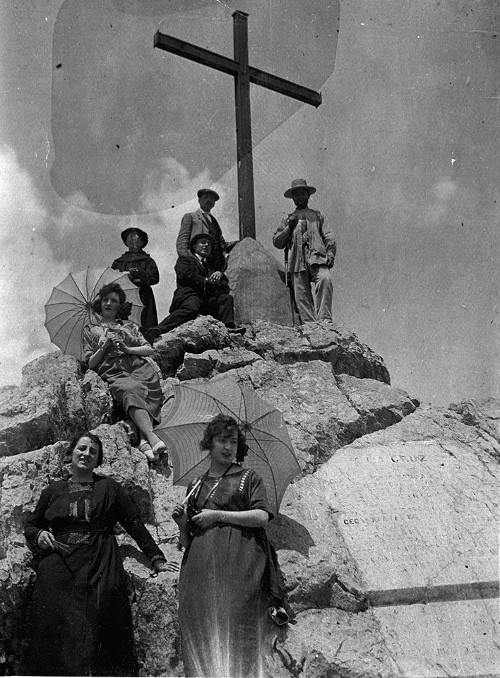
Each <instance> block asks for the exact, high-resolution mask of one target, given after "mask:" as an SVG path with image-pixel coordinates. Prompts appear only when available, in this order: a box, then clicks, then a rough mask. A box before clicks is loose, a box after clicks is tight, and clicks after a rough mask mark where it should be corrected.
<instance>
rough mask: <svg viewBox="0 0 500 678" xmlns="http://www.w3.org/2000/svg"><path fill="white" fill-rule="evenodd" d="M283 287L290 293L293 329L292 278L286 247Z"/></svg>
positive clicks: (293, 325) (293, 296)
mask: <svg viewBox="0 0 500 678" xmlns="http://www.w3.org/2000/svg"><path fill="white" fill-rule="evenodd" d="M285 285H286V286H287V287H288V291H289V293H290V308H291V309H292V327H295V294H294V291H293V283H292V278H291V276H290V271H289V269H288V247H285Z"/></svg>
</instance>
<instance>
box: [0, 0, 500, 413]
mask: <svg viewBox="0 0 500 678" xmlns="http://www.w3.org/2000/svg"><path fill="white" fill-rule="evenodd" d="M235 9H240V10H242V11H245V12H247V13H248V14H249V17H248V22H249V52H250V63H251V65H253V66H256V67H258V68H262V69H264V70H266V71H269V72H272V73H275V74H276V75H279V76H281V77H285V78H288V79H290V80H293V81H294V82H297V83H299V84H302V85H305V86H307V87H310V88H312V89H317V90H321V92H322V96H323V103H322V105H321V106H320V107H319V108H317V109H316V108H313V107H310V106H307V105H305V104H300V103H299V102H295V101H293V100H291V99H288V98H287V97H284V96H282V95H279V94H276V93H274V92H270V91H269V90H264V89H263V88H260V87H256V86H252V94H251V98H252V130H253V141H254V172H255V196H256V220H257V223H256V230H257V239H258V240H259V241H260V242H261V243H262V244H263V245H264V246H265V247H266V248H268V249H269V251H271V252H272V253H273V254H274V255H275V256H276V257H277V259H278V260H281V257H282V252H279V251H278V250H275V249H274V248H273V246H272V235H273V232H274V231H275V229H276V228H277V226H278V225H279V222H280V220H281V217H282V216H283V214H285V213H287V212H289V211H291V209H292V204H291V201H289V200H287V199H285V198H284V197H283V193H284V191H285V190H286V188H288V187H289V185H290V182H291V180H292V179H293V178H299V177H304V178H306V179H307V181H308V183H309V184H311V185H313V186H315V187H316V188H317V192H316V194H315V195H313V196H312V198H311V201H310V206H311V207H314V208H316V209H320V210H321V211H322V212H323V213H324V215H325V219H327V220H328V221H329V222H330V223H331V224H332V227H333V230H334V232H335V235H336V239H337V245H338V256H337V261H336V264H335V268H334V270H333V273H332V280H333V285H334V318H335V320H336V321H338V322H339V323H340V324H341V325H342V326H344V327H346V328H348V329H349V330H350V331H353V332H355V333H356V334H357V335H358V336H359V338H360V339H361V340H362V341H363V342H365V343H367V344H368V345H369V346H370V347H371V348H372V349H373V350H375V351H376V352H377V353H379V354H380V355H382V356H383V358H384V360H385V361H386V364H387V366H388V369H389V372H390V374H391V378H392V383H393V385H395V386H398V387H401V388H403V389H405V390H406V391H408V392H409V393H410V395H412V396H413V397H417V398H420V399H421V400H422V401H423V402H429V403H433V404H437V405H448V404H449V403H450V402H458V401H460V400H462V399H465V398H477V399H479V398H485V397H490V396H496V397H498V396H499V384H500V379H499V370H498V365H499V343H498V336H499V329H500V328H499V324H500V323H499V313H498V309H499V282H500V274H499V265H498V264H499V249H500V248H499V240H500V238H499V222H500V207H499V189H498V186H499V181H498V176H499V169H500V161H499V158H500V153H499V151H500V148H499V125H498V122H499V113H500V86H499V81H500V76H499V74H500V68H499V64H500V48H499V40H500V38H499V37H498V29H499V23H500V5H499V2H498V1H496V0H489V1H483V0H436V1H433V0H412V1H411V2H410V1H407V0H370V1H368V0H340V3H338V2H330V3H328V2H326V1H325V0H252V1H250V0H247V1H245V0H241V2H238V3H237V4H236V0H228V2H222V0H191V1H188V0H184V1H181V0H64V2H63V1H61V0H44V2H39V1H38V2H35V1H34V0H23V2H14V1H13V2H10V3H2V7H1V8H0V26H1V27H2V28H1V29H0V30H1V32H2V40H1V44H0V49H1V51H2V54H1V61H0V66H1V67H0V82H1V93H2V99H1V103H0V198H1V199H0V216H1V220H0V238H1V247H0V295H1V299H0V314H1V317H0V339H1V340H0V385H5V384H13V383H18V382H19V380H20V375H21V368H22V366H23V365H24V364H25V363H26V362H28V361H30V360H32V359H34V358H36V357H38V356H39V355H42V354H44V353H47V352H48V351H50V350H54V349H55V347H54V346H53V345H52V344H51V343H50V340H49V337H48V334H47V331H46V330H45V328H44V326H43V323H44V308H43V307H44V304H45V302H46V301H47V299H48V297H49V296H50V292H51V290H52V287H53V286H54V285H56V284H57V283H59V282H60V281H61V280H62V279H63V278H64V277H65V276H66V275H67V274H68V273H69V272H70V271H79V270H81V269H83V268H85V267H86V266H88V265H90V266H92V267H100V266H106V265H109V264H110V263H111V262H112V261H113V260H114V259H115V258H116V257H117V256H119V255H120V254H122V253H123V251H124V249H125V248H124V246H123V244H122V242H121V239H120V232H121V231H122V230H123V229H124V228H125V227H127V226H130V225H137V226H139V227H141V228H143V229H144V230H146V231H147V232H148V234H149V246H148V248H147V251H148V252H149V253H150V254H151V255H152V256H153V258H154V259H155V260H156V262H157V263H158V266H159V269H160V275H161V280H160V284H159V285H157V286H156V287H155V295H156V299H157V304H158V307H159V314H160V317H163V316H164V315H166V314H167V312H168V306H169V304H170V300H171V297H172V293H173V289H174V284H175V280H174V274H173V266H174V263H175V258H176V257H175V238H176V234H177V231H178V229H179V225H180V219H181V217H182V215H183V214H184V213H185V212H187V211H191V210H193V209H195V208H196V207H197V201H196V199H195V198H196V191H197V190H198V189H199V188H200V187H202V186H212V187H214V188H216V190H217V191H218V192H219V193H220V195H221V200H220V201H219V202H218V203H217V204H216V207H215V208H214V214H215V216H216V217H217V218H218V220H219V222H220V223H221V226H222V229H223V232H224V234H225V236H226V239H227V240H235V239H237V237H238V226H237V224H238V218H237V184H236V171H235V156H236V144H235V123H234V94H233V91H234V86H233V82H232V79H231V77H230V76H227V75H225V74H223V73H218V72H215V71H213V70H211V69H208V68H207V67H204V66H201V65H198V64H194V63H192V62H189V61H187V60H184V59H182V58H180V57H176V56H174V55H171V54H167V53H166V52H163V51H161V50H158V49H154V48H153V36H154V34H155V33H156V31H157V30H161V31H162V32H164V33H167V34H170V35H174V36H176V37H180V38H182V39H185V40H187V41H190V42H192V43H194V44H197V45H200V46H202V47H205V48H207V49H211V50H213V51H216V52H220V53H222V54H225V55H227V56H232V16H231V15H232V12H233V11H234V10H235ZM339 17H340V18H339Z"/></svg>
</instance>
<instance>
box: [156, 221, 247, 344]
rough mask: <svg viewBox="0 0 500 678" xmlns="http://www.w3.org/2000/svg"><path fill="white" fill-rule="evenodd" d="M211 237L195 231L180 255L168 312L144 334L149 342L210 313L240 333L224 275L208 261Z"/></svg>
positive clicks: (241, 331)
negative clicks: (186, 251) (184, 253)
mask: <svg viewBox="0 0 500 678" xmlns="http://www.w3.org/2000/svg"><path fill="white" fill-rule="evenodd" d="M215 246H216V242H215V240H214V238H212V236H211V235H209V234H208V233H197V234H196V235H194V236H193V237H192V238H191V241H190V243H189V252H188V254H186V255H181V256H180V257H179V258H178V259H177V262H176V264H175V274H176V278H177V288H176V290H175V292H174V296H173V298H172V303H171V304H170V309H169V311H170V314H169V315H168V316H167V317H166V318H164V319H163V320H162V321H161V323H159V324H158V325H157V326H156V327H151V328H150V329H149V330H148V331H147V332H144V336H145V338H146V339H147V341H149V343H150V344H153V342H154V340H155V339H157V338H158V337H159V336H160V335H162V334H166V333H167V332H170V330H173V329H174V328H175V327H179V325H182V324H183V323H186V322H187V321H188V320H194V318H196V316H197V315H200V314H201V315H211V316H213V317H214V318H215V319H216V320H220V321H221V322H223V323H224V325H225V326H226V327H227V329H228V332H230V333H238V334H243V333H244V332H245V329H244V328H242V327H237V326H236V325H235V322H234V310H233V297H232V296H231V295H230V294H229V285H228V280H227V278H226V276H225V275H224V274H223V273H221V274H220V276H219V275H216V273H217V271H214V270H213V269H212V268H211V266H210V264H209V263H208V262H209V259H210V255H211V252H212V248H214V247H215Z"/></svg>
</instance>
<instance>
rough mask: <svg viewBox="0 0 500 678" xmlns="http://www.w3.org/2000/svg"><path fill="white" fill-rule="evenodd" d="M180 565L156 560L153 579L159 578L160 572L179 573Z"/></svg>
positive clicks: (152, 573)
mask: <svg viewBox="0 0 500 678" xmlns="http://www.w3.org/2000/svg"><path fill="white" fill-rule="evenodd" d="M178 571H179V565H178V564H177V563H174V562H173V561H166V560H160V559H158V560H155V561H154V563H153V564H152V566H151V573H150V574H151V577H157V576H158V575H159V574H160V572H178Z"/></svg>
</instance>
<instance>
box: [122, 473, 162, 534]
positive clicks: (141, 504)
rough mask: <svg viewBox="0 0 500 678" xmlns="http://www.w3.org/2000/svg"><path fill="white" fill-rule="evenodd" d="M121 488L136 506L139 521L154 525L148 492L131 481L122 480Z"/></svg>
mask: <svg viewBox="0 0 500 678" xmlns="http://www.w3.org/2000/svg"><path fill="white" fill-rule="evenodd" d="M122 485H123V488H124V489H125V492H126V493H127V495H128V496H129V497H130V498H131V499H132V500H133V502H134V504H135V505H136V506H137V508H138V510H139V513H140V516H141V520H142V521H143V522H144V523H149V524H154V523H155V514H154V508H153V503H152V501H151V495H150V493H149V492H148V490H145V489H144V488H143V487H141V486H140V485H138V484H137V483H135V482H134V481H133V480H124V481H123V482H122Z"/></svg>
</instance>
